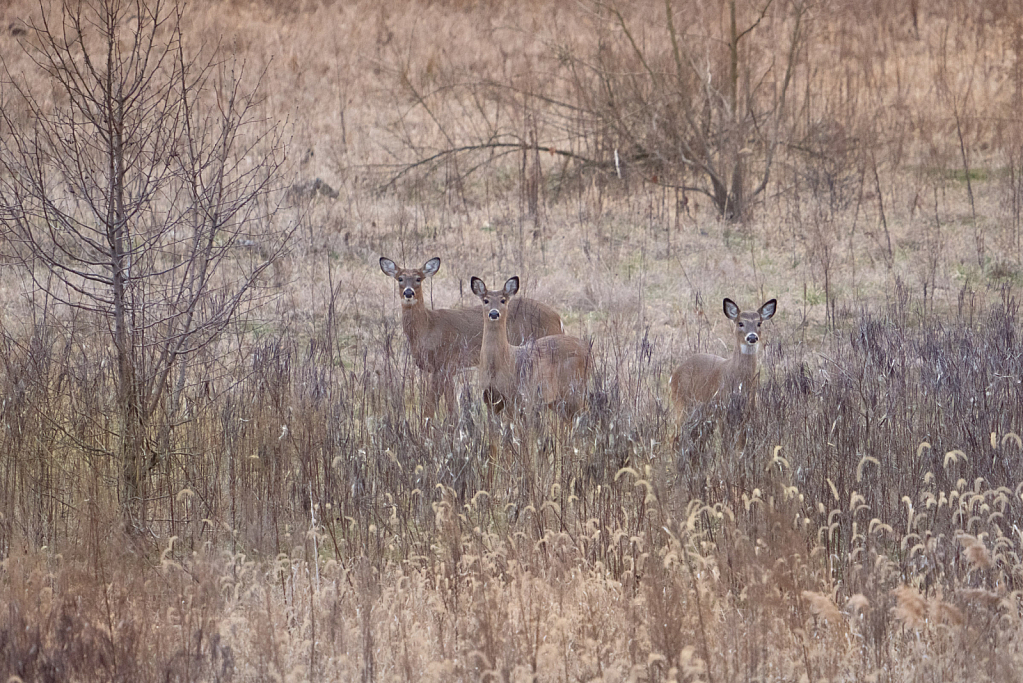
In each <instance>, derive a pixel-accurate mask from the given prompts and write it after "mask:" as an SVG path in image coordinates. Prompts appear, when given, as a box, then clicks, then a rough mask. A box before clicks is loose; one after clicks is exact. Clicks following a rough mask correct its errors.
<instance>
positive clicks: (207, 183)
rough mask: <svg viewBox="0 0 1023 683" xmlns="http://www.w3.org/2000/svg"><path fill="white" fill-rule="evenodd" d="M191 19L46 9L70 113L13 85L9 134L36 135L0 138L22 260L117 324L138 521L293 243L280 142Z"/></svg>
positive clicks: (4, 185)
mask: <svg viewBox="0 0 1023 683" xmlns="http://www.w3.org/2000/svg"><path fill="white" fill-rule="evenodd" d="M181 17H182V8H181V6H179V5H177V4H168V3H166V2H164V1H163V0H151V1H147V0H86V1H85V2H71V1H67V2H64V3H63V4H62V5H61V6H60V9H59V11H51V10H48V9H47V7H46V6H44V7H43V12H42V19H41V20H40V23H39V24H38V25H36V26H32V27H31V29H32V31H31V33H30V40H26V41H25V43H24V45H25V49H26V50H27V51H28V52H29V54H30V55H31V56H32V58H33V60H34V62H35V64H36V65H37V66H38V67H39V68H40V70H41V71H42V72H44V73H45V74H46V75H47V76H48V82H46V83H45V86H46V87H50V88H52V89H55V90H56V91H57V92H58V97H57V98H56V104H55V105H53V106H52V107H51V106H49V105H47V104H46V102H47V99H46V98H45V97H44V96H43V94H42V92H41V91H40V90H37V89H35V88H34V87H33V79H32V78H30V77H29V76H27V75H24V74H18V75H14V74H8V76H9V80H10V82H11V83H12V86H11V87H12V96H11V97H7V98H5V99H6V100H7V101H8V102H13V103H14V104H16V105H17V106H16V107H14V108H5V109H4V111H3V113H2V114H0V116H2V117H3V120H4V121H3V122H4V124H5V126H7V127H9V128H11V129H15V128H16V126H15V121H14V120H13V119H12V116H14V114H13V113H12V112H13V111H14V110H15V109H18V108H20V109H21V110H23V111H26V112H27V113H28V114H29V117H30V120H31V121H33V123H34V129H33V130H32V131H31V133H30V134H26V135H18V136H7V137H6V138H5V139H4V140H2V141H0V225H2V226H3V227H4V228H5V229H6V230H7V231H8V232H9V234H10V235H11V236H12V237H13V251H14V255H15V256H16V257H17V258H18V259H19V260H20V261H21V262H22V263H23V264H24V266H25V267H26V268H27V270H28V272H29V273H30V275H31V276H32V277H33V278H34V281H35V283H36V284H37V286H39V287H40V288H42V289H43V290H44V291H46V293H47V294H48V295H49V296H50V297H52V298H53V299H55V300H57V301H60V302H61V303H63V304H65V305H67V306H69V307H73V308H75V309H78V310H82V311H88V312H90V313H92V314H95V315H99V316H100V317H101V318H103V319H105V320H107V328H108V329H109V331H110V335H111V342H112V347H113V354H114V359H113V361H114V367H115V368H116V373H115V375H116V392H115V393H116V406H114V410H115V411H116V419H115V421H114V422H115V424H116V425H117V432H118V434H117V439H116V442H117V448H116V453H111V455H112V456H114V457H117V458H118V459H119V462H120V463H121V465H122V471H123V477H122V487H121V500H122V505H123V509H124V511H125V515H126V517H127V520H128V522H129V523H130V524H133V525H138V524H141V523H143V522H144V518H145V501H146V491H145V486H146V480H147V477H148V475H149V473H150V471H151V470H152V469H153V468H154V467H155V466H156V465H157V464H158V463H159V462H160V459H161V455H165V454H166V452H167V450H168V448H169V434H170V431H171V430H173V427H174V425H175V423H176V422H177V421H178V420H180V419H183V418H182V413H181V410H180V407H181V401H182V395H183V392H184V390H185V386H186V383H187V381H188V377H189V363H188V361H189V359H190V358H192V357H193V356H195V355H196V353H197V352H199V351H201V350H202V349H204V348H205V347H207V346H208V345H210V344H211V343H213V342H214V341H215V340H216V339H217V336H218V334H219V333H220V332H221V331H222V330H223V329H224V328H225V326H226V325H227V324H228V323H229V322H230V321H231V319H232V318H233V317H234V316H236V315H237V314H238V313H239V311H241V310H243V309H244V308H245V307H246V306H248V305H251V304H252V303H254V302H255V301H256V300H257V299H258V298H259V297H260V296H264V295H265V294H266V292H264V291H261V287H260V286H259V276H260V274H261V273H262V272H263V271H264V270H265V269H266V268H267V267H269V266H270V265H271V264H272V262H273V261H274V260H275V259H276V258H278V257H279V256H280V254H281V253H282V250H283V249H284V247H285V244H286V242H287V239H288V237H289V236H290V230H289V229H277V228H276V227H275V225H274V223H275V217H276V214H277V210H276V206H275V205H274V204H273V201H272V198H273V197H274V196H275V195H274V190H275V187H276V180H277V177H278V176H279V171H280V168H281V164H282V163H283V158H284V145H283V141H282V137H281V132H280V131H279V130H278V129H277V127H276V126H273V125H269V124H267V123H266V122H265V121H262V120H261V119H260V117H259V116H258V112H257V108H258V105H259V101H258V99H257V98H256V95H255V90H254V89H253V90H252V91H246V90H245V89H244V88H243V87H242V86H241V82H240V78H239V74H236V73H234V72H233V71H232V68H231V65H230V64H227V63H225V62H223V61H222V60H220V58H219V57H218V56H217V55H213V56H212V57H210V58H207V59H203V60H200V58H198V57H190V56H189V55H187V54H186V51H185V49H184V47H183V44H182V43H183V40H182V34H181ZM40 87H41V86H40ZM212 98H215V101H212ZM252 160H255V161H252ZM275 233H276V234H275ZM99 360H100V359H97V362H98V361H99Z"/></svg>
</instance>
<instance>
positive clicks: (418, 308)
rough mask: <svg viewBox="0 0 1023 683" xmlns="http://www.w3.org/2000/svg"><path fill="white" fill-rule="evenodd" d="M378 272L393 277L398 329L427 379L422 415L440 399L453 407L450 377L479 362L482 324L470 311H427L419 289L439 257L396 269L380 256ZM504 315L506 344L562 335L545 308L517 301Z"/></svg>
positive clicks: (557, 322)
mask: <svg viewBox="0 0 1023 683" xmlns="http://www.w3.org/2000/svg"><path fill="white" fill-rule="evenodd" d="M380 270H382V271H384V274H385V275H389V276H390V277H393V278H394V279H395V280H397V282H398V287H399V289H400V290H401V327H402V330H403V331H404V332H405V337H406V338H407V339H408V342H409V348H410V349H411V352H412V358H413V360H414V361H415V363H416V366H417V367H418V368H419V369H420V370H422V371H423V372H425V373H427V374H428V375H429V383H428V388H427V395H426V410H427V414H429V415H433V414H434V412H435V411H436V408H437V403H438V401H439V399H440V396H441V395H443V396H444V397H445V399H446V400H447V404H448V410H453V409H454V405H455V385H454V378H453V375H454V373H455V372H456V371H457V370H458V369H459V368H468V367H472V366H474V365H477V364H478V363H479V358H480V347H481V346H482V344H483V320H482V319H481V318H480V314H479V311H478V310H476V309H473V308H437V309H429V308H427V307H426V303H425V302H424V300H423V291H422V285H423V282H425V281H426V279H427V278H429V277H431V276H432V275H435V274H436V273H437V271H438V270H440V259H439V258H432V259H430V260H429V261H427V262H426V264H425V265H424V266H423V267H422V268H416V269H411V268H399V267H398V266H397V265H396V264H395V263H394V261H392V260H391V259H388V258H383V257H381V258H380ZM515 303H516V305H515V306H514V307H512V309H511V310H510V311H509V317H510V320H509V321H508V330H507V335H508V340H509V341H510V342H511V343H513V344H522V343H524V342H526V341H528V340H530V339H537V338H539V337H545V336H547V335H550V334H561V333H562V332H564V330H565V328H564V327H563V326H562V324H561V317H560V316H559V315H558V314H557V312H556V311H554V309H552V308H551V307H550V306H547V305H545V304H542V303H540V302H539V301H534V300H532V299H526V298H522V299H520V300H518V301H516V302H515Z"/></svg>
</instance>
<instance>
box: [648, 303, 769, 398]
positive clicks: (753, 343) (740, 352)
mask: <svg viewBox="0 0 1023 683" xmlns="http://www.w3.org/2000/svg"><path fill="white" fill-rule="evenodd" d="M723 307H724V311H725V316H726V317H727V318H728V319H729V320H731V321H732V322H733V323H734V333H735V351H734V352H733V353H732V357H731V358H722V357H720V356H716V355H714V354H710V353H700V354H696V355H693V356H689V357H688V358H686V359H685V360H684V361H682V364H681V365H679V366H678V368H676V369H675V371H674V372H673V373H671V379H670V380H669V381H668V388H669V390H670V392H671V401H672V403H673V404H674V405H675V409H676V410H677V411H678V413H679V415H680V416H681V417H683V418H684V417H688V416H689V415H691V414H692V412H693V410H694V409H696V408H697V407H699V406H701V405H703V404H707V403H711V402H712V401H714V400H716V399H720V398H723V397H724V396H725V395H728V394H731V392H734V391H739V392H742V393H743V394H746V395H747V396H749V397H750V398H751V399H752V398H753V396H754V392H755V390H756V384H757V380H758V377H759V369H758V367H757V355H758V354H757V352H758V351H759V349H760V347H761V346H762V344H759V342H760V332H759V330H760V325H761V324H762V323H763V322H764V321H766V320H770V319H771V317H772V316H774V312H775V311H776V310H777V308H778V301H777V300H776V299H771V300H770V301H768V302H766V303H764V305H762V306H761V307H760V308H759V309H757V310H756V311H754V312H749V311H742V310H740V309H739V307H738V305H736V303H735V302H734V301H732V300H731V299H725V300H724V306H723Z"/></svg>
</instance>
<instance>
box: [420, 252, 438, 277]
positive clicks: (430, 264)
mask: <svg viewBox="0 0 1023 683" xmlns="http://www.w3.org/2000/svg"><path fill="white" fill-rule="evenodd" d="M438 270H440V259H439V258H437V257H436V256H434V257H433V258H432V259H430V260H429V261H427V262H426V265H425V266H423V275H425V276H426V277H430V276H431V275H433V274H434V273H436V272H437V271H438Z"/></svg>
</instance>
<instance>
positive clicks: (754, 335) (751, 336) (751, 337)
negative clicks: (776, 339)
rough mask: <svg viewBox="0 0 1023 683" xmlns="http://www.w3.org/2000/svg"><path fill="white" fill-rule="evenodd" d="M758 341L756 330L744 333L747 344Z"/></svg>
mask: <svg viewBox="0 0 1023 683" xmlns="http://www.w3.org/2000/svg"><path fill="white" fill-rule="evenodd" d="M758 341H760V337H758V336H757V333H756V332H750V333H749V334H747V335H746V343H747V344H756V343H757V342H758Z"/></svg>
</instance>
